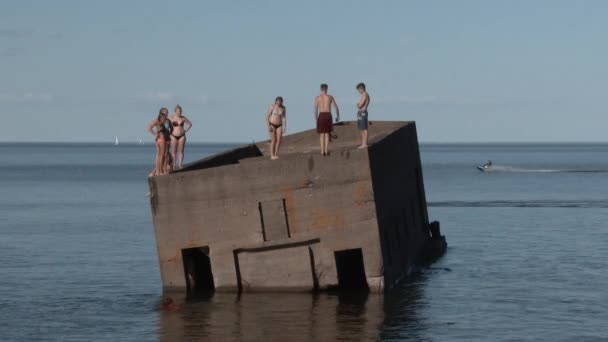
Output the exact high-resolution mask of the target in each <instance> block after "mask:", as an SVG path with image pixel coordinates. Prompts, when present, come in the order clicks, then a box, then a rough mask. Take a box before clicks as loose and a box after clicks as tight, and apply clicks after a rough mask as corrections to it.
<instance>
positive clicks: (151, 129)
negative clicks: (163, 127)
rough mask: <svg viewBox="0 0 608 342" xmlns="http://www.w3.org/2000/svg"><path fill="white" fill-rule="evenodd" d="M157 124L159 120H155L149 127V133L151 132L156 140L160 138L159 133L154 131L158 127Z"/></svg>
mask: <svg viewBox="0 0 608 342" xmlns="http://www.w3.org/2000/svg"><path fill="white" fill-rule="evenodd" d="M156 124H157V120H156V119H154V120H152V122H151V123H150V124H149V125H148V132H150V134H152V136H153V137H154V138H156V137H157V136H158V132H156V131H155V130H154V127H156Z"/></svg>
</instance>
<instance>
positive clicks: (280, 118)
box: [266, 96, 287, 160]
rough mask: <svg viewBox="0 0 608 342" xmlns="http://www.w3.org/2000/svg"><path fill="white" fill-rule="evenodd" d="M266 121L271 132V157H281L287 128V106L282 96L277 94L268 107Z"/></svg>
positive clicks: (273, 158)
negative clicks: (280, 153) (282, 143)
mask: <svg viewBox="0 0 608 342" xmlns="http://www.w3.org/2000/svg"><path fill="white" fill-rule="evenodd" d="M266 123H267V124H268V131H269V132H270V159H272V160H275V159H279V149H280V148H281V138H282V137H283V133H285V129H286V128H287V108H285V106H284V105H283V98H282V97H280V96H277V98H276V99H275V100H274V103H273V104H271V105H270V108H268V113H266Z"/></svg>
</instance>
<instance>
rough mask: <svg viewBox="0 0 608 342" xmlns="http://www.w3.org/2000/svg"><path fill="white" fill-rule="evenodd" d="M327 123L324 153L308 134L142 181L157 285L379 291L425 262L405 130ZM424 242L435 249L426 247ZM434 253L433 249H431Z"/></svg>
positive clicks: (425, 225) (422, 220)
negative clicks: (329, 133) (362, 135)
mask: <svg viewBox="0 0 608 342" xmlns="http://www.w3.org/2000/svg"><path fill="white" fill-rule="evenodd" d="M369 131H370V146H369V148H367V149H357V148H356V146H357V142H358V139H359V131H358V130H357V125H356V122H344V123H340V124H338V125H336V126H335V127H334V134H335V137H334V138H333V141H332V142H331V143H330V153H331V154H330V155H329V156H326V157H324V156H322V155H321V154H320V153H319V137H318V135H317V134H316V132H315V131H314V130H310V131H305V132H300V133H297V134H293V135H288V136H285V137H284V140H283V144H282V147H281V152H280V159H279V160H272V161H271V160H270V158H269V156H268V155H269V144H268V142H267V141H265V142H260V143H257V144H252V145H248V146H242V147H239V148H236V149H233V150H230V151H226V152H223V153H220V154H217V155H214V156H211V157H209V158H205V159H203V160H200V161H197V162H194V163H192V164H189V165H187V166H186V167H185V168H184V169H182V170H179V171H176V172H173V173H171V174H169V175H165V176H157V177H152V178H150V179H149V186H150V191H151V197H150V204H151V208H152V217H153V222H154V227H155V234H156V241H157V247H158V257H159V263H160V271H161V276H162V282H163V288H164V289H165V290H170V291H173V290H187V291H188V292H189V293H193V294H194V293H196V292H199V291H208V290H217V291H256V290H257V291H276V290H279V291H309V290H326V289H334V288H339V289H344V288H357V289H369V290H371V291H382V290H383V289H384V288H389V287H391V286H392V285H394V284H395V283H397V282H398V281H399V280H400V279H401V278H402V277H403V276H405V275H407V274H408V273H409V272H410V271H411V270H412V268H413V267H415V266H416V265H418V264H420V263H422V262H424V260H426V256H427V254H428V253H427V252H428V251H429V250H433V249H432V248H429V242H431V241H435V242H436V241H440V242H441V243H440V244H439V246H440V247H439V250H440V251H443V250H445V240H443V239H442V237H440V235H439V233H438V229H437V232H434V235H435V236H434V237H432V234H431V230H430V225H429V219H428V214H427V207H426V199H425V193H424V182H423V177H422V168H421V164H420V154H419V149H418V139H417V134H416V125H415V123H413V122H381V121H374V122H373V124H372V125H371V126H370V129H369ZM433 246H437V244H434V245H433ZM435 249H437V248H435Z"/></svg>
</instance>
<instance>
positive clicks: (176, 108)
mask: <svg viewBox="0 0 608 342" xmlns="http://www.w3.org/2000/svg"><path fill="white" fill-rule="evenodd" d="M178 109H179V112H180V114H181V113H182V112H183V111H182V106H180V105H175V109H173V110H178Z"/></svg>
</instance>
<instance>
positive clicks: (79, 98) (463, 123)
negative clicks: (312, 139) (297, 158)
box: [0, 0, 608, 142]
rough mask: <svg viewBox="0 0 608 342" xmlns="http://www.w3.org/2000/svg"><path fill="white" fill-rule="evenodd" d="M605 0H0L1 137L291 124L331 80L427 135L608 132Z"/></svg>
mask: <svg viewBox="0 0 608 342" xmlns="http://www.w3.org/2000/svg"><path fill="white" fill-rule="evenodd" d="M607 41H608V1H603V0H597V1H583V0H580V1H574V0H572V1H557V0H546V1H540V0H539V1H485V0H480V1H465V0H463V1H448V0H445V1H433V0H431V1H429V0H421V1H401V0H397V1H311V0H309V1H262V0H256V1H251V0H248V1H194V0H193V1H147V0H146V1H143V0H142V1H107V0H104V1H76V0H74V1H59V0H56V1H42V0H40V1H25V0H18V1H17V0H2V2H1V3H0V75H1V76H0V106H2V117H3V119H4V122H5V125H6V127H5V128H4V130H3V132H2V134H1V135H0V141H112V140H113V137H114V135H118V136H119V137H120V138H121V139H122V140H137V139H138V138H140V137H141V138H144V139H149V138H148V136H147V135H146V133H145V126H146V125H147V123H148V122H149V121H150V120H151V119H152V118H154V117H155V115H156V114H157V112H158V109H159V108H160V107H161V106H167V107H169V108H171V109H172V108H173V106H174V105H175V104H176V103H179V104H181V105H182V106H183V107H184V114H185V115H187V116H188V117H189V118H190V119H191V120H192V122H193V123H194V128H193V130H192V131H191V135H190V139H191V141H250V140H251V139H257V138H263V137H266V131H265V124H264V114H265V111H266V109H267V107H268V105H269V104H270V103H271V102H272V100H273V99H274V97H275V96H277V95H281V96H283V97H284V98H285V102H286V105H287V107H288V114H289V127H288V128H289V130H290V131H291V132H294V131H300V130H304V129H308V128H311V127H312V126H313V124H314V122H313V113H312V102H313V99H314V96H316V95H317V93H318V86H319V84H320V83H322V82H327V83H329V86H330V92H331V93H333V94H334V95H335V96H336V99H337V101H338V104H339V105H340V107H341V109H342V117H343V119H350V120H352V119H354V118H355V105H354V103H355V101H356V98H357V94H356V92H355V89H354V86H355V85H356V83H358V82H360V81H365V82H366V83H367V85H368V89H369V92H370V94H371V95H372V106H371V107H370V118H371V119H372V120H374V119H376V120H416V121H417V124H418V132H419V135H420V139H421V140H422V141H425V142H430V141H437V142H462V141H608V134H607V131H608V116H607V115H606V112H607V110H606V108H607V107H608V96H606V90H607V89H608V67H607V63H608V44H607Z"/></svg>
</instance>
